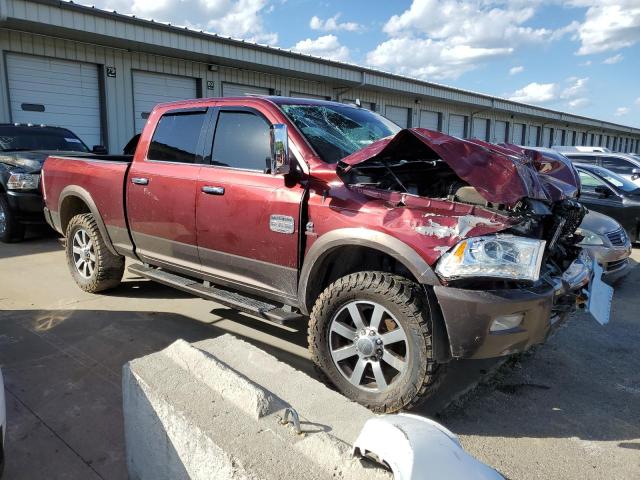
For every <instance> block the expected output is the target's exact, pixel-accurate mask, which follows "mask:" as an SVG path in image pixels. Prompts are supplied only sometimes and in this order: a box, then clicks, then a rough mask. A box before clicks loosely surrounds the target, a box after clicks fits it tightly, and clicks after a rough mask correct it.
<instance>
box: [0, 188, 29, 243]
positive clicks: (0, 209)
mask: <svg viewBox="0 0 640 480" xmlns="http://www.w3.org/2000/svg"><path fill="white" fill-rule="evenodd" d="M22 240H24V225H23V224H21V223H20V222H18V221H17V220H16V217H15V215H14V214H13V212H12V211H11V208H10V207H9V202H8V201H7V198H6V197H5V196H4V194H2V193H0V242H2V243H11V242H21V241H22Z"/></svg>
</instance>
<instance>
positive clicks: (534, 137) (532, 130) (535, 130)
mask: <svg viewBox="0 0 640 480" xmlns="http://www.w3.org/2000/svg"><path fill="white" fill-rule="evenodd" d="M539 133H540V127H533V126H531V127H529V143H528V144H527V145H530V146H532V147H537V146H538V135H539Z"/></svg>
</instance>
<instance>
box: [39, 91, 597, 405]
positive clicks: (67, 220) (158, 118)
mask: <svg viewBox="0 0 640 480" xmlns="http://www.w3.org/2000/svg"><path fill="white" fill-rule="evenodd" d="M43 190H44V195H45V201H46V208H45V215H46V217H47V219H48V221H49V223H50V224H51V225H52V226H53V227H54V228H55V229H56V230H58V231H59V232H60V233H62V234H64V235H65V236H66V255H67V262H68V265H69V268H70V271H71V274H72V275H73V278H74V279H75V281H76V283H77V284H78V285H79V286H80V287H81V288H82V289H84V290H86V291H89V292H98V291H101V290H106V289H109V288H113V287H116V286H117V285H118V284H119V283H120V281H121V278H122V275H123V272H124V265H125V263H124V259H125V257H130V258H132V259H133V260H135V261H136V263H134V264H132V265H131V267H130V270H131V271H133V272H135V273H136V274H138V275H141V276H143V277H146V278H149V279H152V280H155V281H158V282H161V283H164V284H167V285H171V286H174V287H176V288H179V289H182V290H185V291H188V292H191V293H193V294H195V295H198V296H201V297H203V298H209V299H212V300H215V301H217V302H219V303H222V304H224V305H228V306H231V307H233V308H236V309H239V310H241V311H245V312H249V313H251V314H254V315H259V316H261V317H263V318H265V319H267V320H270V321H273V322H277V323H281V324H287V325H291V326H295V325H300V328H304V326H306V322H307V321H308V322H309V347H310V349H311V352H312V356H313V359H314V361H315V363H316V364H317V365H318V366H319V367H320V369H321V370H322V371H323V372H324V374H325V375H326V376H327V377H328V379H329V380H330V381H331V382H332V383H333V384H334V385H335V386H336V387H337V388H338V390H339V391H340V392H342V393H343V394H344V395H346V396H347V397H349V398H351V399H353V400H355V401H358V402H360V403H362V404H364V405H367V406H368V407H370V408H372V409H374V410H376V411H385V412H391V411H396V410H398V409H401V408H406V407H410V406H413V405H416V404H417V403H419V402H420V401H421V400H424V399H425V398H427V397H428V396H429V395H430V394H431V393H433V391H435V389H436V388H437V385H438V383H439V380H440V379H441V378H442V375H443V372H444V368H443V367H444V366H445V365H446V364H447V363H448V362H449V361H451V360H452V359H459V358H474V359H475V358H490V357H497V356H503V355H508V354H511V353H516V352H522V351H524V350H526V349H527V348H529V347H530V346H532V345H534V344H537V343H540V342H543V341H544V340H545V338H546V337H547V335H548V333H549V332H550V331H551V330H552V329H553V328H554V326H555V325H557V324H559V323H560V322H561V321H562V320H563V318H564V317H565V316H566V315H567V313H568V312H570V311H571V310H572V309H573V308H574V307H575V306H576V303H577V302H578V301H579V300H580V298H581V295H582V293H581V292H582V289H583V287H584V286H585V285H586V284H587V283H588V282H589V280H590V277H591V275H592V263H591V259H590V258H589V257H588V255H587V254H586V253H585V252H583V251H582V250H581V249H580V247H579V246H578V243H579V242H580V240H581V239H582V238H581V237H580V236H579V235H577V234H576V233H575V231H576V229H577V227H578V226H579V224H580V222H581V221H582V218H583V216H584V214H585V210H584V208H583V207H582V206H581V205H580V204H579V203H577V201H576V200H575V198H576V197H577V194H578V192H579V181H578V177H577V175H576V172H575V170H574V169H573V167H572V166H571V165H570V164H569V163H568V162H563V161H561V160H558V159H555V158H547V157H545V156H544V155H543V154H541V153H539V152H530V151H523V150H521V149H519V148H518V147H515V146H508V145H507V146H495V145H490V144H486V143H483V142H480V141H469V140H461V139H458V138H454V137H450V136H448V135H445V134H443V133H438V132H433V131H429V130H424V129H417V128H416V129H405V130H401V129H400V128H399V127H397V126H396V125H394V124H393V123H391V122H389V121H388V120H386V119H385V118H383V117H381V116H380V115H377V114H376V113H374V112H371V111H368V110H365V109H362V108H359V107H356V106H350V105H344V104H340V103H334V102H324V101H316V100H307V99H293V98H284V97H244V98H224V99H199V100H191V101H184V102H176V103H171V104H163V105H159V106H157V107H156V108H155V109H154V110H153V112H152V113H151V115H150V116H149V119H148V122H147V125H146V126H145V128H144V131H143V132H142V134H141V136H140V139H139V141H138V145H137V148H136V150H135V154H134V155H133V156H131V157H129V156H108V155H103V156H92V157H86V158H78V157H74V158H64V157H57V156H52V157H49V158H48V159H47V160H46V162H45V166H44V170H43Z"/></svg>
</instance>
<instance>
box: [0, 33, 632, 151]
mask: <svg viewBox="0 0 640 480" xmlns="http://www.w3.org/2000/svg"><path fill="white" fill-rule="evenodd" d="M7 52H15V53H24V54H30V55H39V56H46V57H54V58H60V59H66V60H77V61H82V62H88V63H93V64H97V65H99V66H102V67H103V68H102V69H101V70H100V72H101V75H102V76H103V84H104V91H103V92H102V96H103V102H102V105H103V110H104V111H103V112H102V113H103V118H104V120H105V121H104V123H105V125H103V130H104V134H105V136H106V139H107V142H106V143H107V146H108V148H109V151H110V152H113V153H117V152H119V151H120V150H121V149H122V147H123V146H124V145H125V144H126V143H127V141H128V140H129V139H130V138H131V136H132V135H133V134H134V133H135V126H134V125H135V123H134V109H133V83H132V71H134V70H143V71H148V72H157V73H167V74H173V75H180V76H187V77H192V78H196V79H198V80H199V83H200V85H202V94H203V96H220V95H221V94H222V83H223V82H230V83H237V84H245V85H252V86H258V87H264V88H268V89H270V90H271V91H272V92H274V93H275V94H280V95H284V96H287V95H289V94H290V93H291V92H303V93H306V94H313V95H321V96H325V97H329V98H332V99H334V100H344V99H354V98H359V99H360V100H361V101H362V102H370V103H372V104H373V105H375V110H376V111H378V112H381V113H384V111H385V107H386V106H387V105H393V106H397V107H405V108H409V109H411V114H410V119H411V125H413V126H418V125H419V115H420V110H430V111H434V112H438V113H440V117H441V121H440V124H441V127H442V129H443V131H445V132H447V129H448V125H449V116H450V115H452V114H454V115H463V116H465V117H467V121H466V125H467V128H466V131H467V135H468V136H470V135H472V134H473V132H472V131H471V130H472V128H471V126H472V125H473V117H474V116H476V117H478V118H486V119H488V120H489V129H488V131H489V140H490V141H493V140H494V132H495V131H494V127H495V122H496V120H501V121H505V122H508V124H509V140H510V141H514V139H513V138H512V136H511V134H512V132H513V128H512V126H513V124H514V123H522V124H525V125H526V129H525V133H524V138H525V139H526V140H527V141H529V139H530V138H532V137H535V135H534V136H532V135H530V128H531V127H539V131H540V132H542V131H543V128H545V127H549V128H552V129H554V131H557V130H558V129H564V130H565V131H566V132H567V134H566V140H565V144H569V143H571V140H572V138H571V137H572V132H574V131H575V132H577V133H576V136H577V137H580V138H583V139H584V140H585V141H586V139H587V138H595V139H599V138H600V135H607V136H609V137H610V143H611V144H613V142H614V139H615V141H616V145H617V146H618V148H620V145H627V149H629V148H633V150H634V151H639V150H638V149H639V145H640V142H639V141H638V140H640V136H632V135H629V134H624V133H623V132H621V131H616V130H603V129H598V128H593V129H587V128H586V127H585V126H584V125H577V124H568V123H566V122H563V123H558V122H555V123H554V122H544V123H543V122H542V121H541V120H540V119H538V118H534V117H529V116H526V115H523V114H522V113H519V111H520V110H522V109H518V108H514V111H513V112H502V111H497V110H493V109H492V108H491V107H490V106H489V107H487V108H486V109H484V110H479V108H478V106H473V107H465V106H464V105H461V104H457V103H452V102H449V101H446V100H441V99H437V100H436V99H428V98H427V99H425V98H424V97H421V98H420V100H419V101H417V100H416V97H415V96H412V95H410V94H400V93H393V92H388V91H376V90H372V89H370V88H365V87H359V88H355V89H349V90H345V87H344V86H343V85H338V84H332V83H329V82H317V81H311V80H306V79H302V78H294V77H291V76H282V75H276V74H270V73H264V72H257V71H251V70H247V69H241V68H231V67H225V66H218V67H216V68H215V69H214V71H211V70H210V69H209V66H208V65H207V64H205V63H200V62H194V61H190V60H185V59H181V58H172V57H166V56H158V55H153V54H147V53H140V52H135V51H133V52H131V51H127V50H124V49H118V48H110V47H104V46H98V45H92V44H87V43H81V42H76V41H72V40H65V39H61V38H53V37H48V36H44V35H37V34H32V33H25V32H18V31H13V30H6V29H0V54H1V55H2V60H3V61H1V62H0V121H1V122H9V121H11V118H10V110H9V102H8V95H7V75H6V62H5V61H4V59H5V56H6V53H7ZM107 67H115V71H116V76H115V77H112V76H108V75H106V68H107ZM457 100H460V99H457ZM589 133H593V134H594V135H592V136H589V135H588V134H589ZM541 137H542V135H538V143H540V142H541ZM632 140H633V141H632ZM515 141H517V140H515ZM556 143H557V142H556ZM594 143H597V141H594Z"/></svg>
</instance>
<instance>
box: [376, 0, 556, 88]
mask: <svg viewBox="0 0 640 480" xmlns="http://www.w3.org/2000/svg"><path fill="white" fill-rule="evenodd" d="M536 4H537V2H533V5H534V6H531V2H525V1H523V0H516V1H505V0H482V1H476V0H413V1H412V3H411V6H410V7H409V8H408V9H406V10H405V11H403V12H402V13H400V14H398V15H393V16H392V17H390V18H389V20H388V21H387V22H386V23H385V25H384V27H383V31H384V32H385V33H386V34H387V35H388V36H389V39H387V40H386V41H384V42H382V43H380V44H379V45H377V47H376V48H374V49H373V50H371V51H370V52H369V53H368V54H367V62H368V64H369V65H372V66H374V67H377V68H381V69H384V70H391V71H393V72H396V73H400V74H405V75H410V76H414V77H418V78H423V79H426V80H429V79H431V80H433V79H435V80H440V79H447V78H457V77H459V76H460V75H462V74H463V73H465V72H468V71H470V70H473V69H474V68H476V67H478V66H480V65H482V64H483V63H486V62H487V61H489V60H492V59H495V58H499V57H503V56H507V55H510V54H512V53H513V52H514V51H515V50H516V49H518V48H519V47H521V46H523V45H527V44H529V45H530V44H532V43H540V42H547V41H550V40H552V36H553V32H552V31H551V30H549V29H545V28H533V27H530V26H527V25H526V23H527V22H528V21H529V20H531V19H532V18H533V16H534V14H535V5H536Z"/></svg>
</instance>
